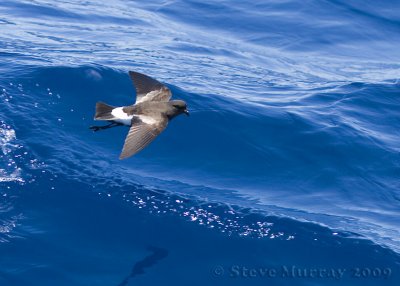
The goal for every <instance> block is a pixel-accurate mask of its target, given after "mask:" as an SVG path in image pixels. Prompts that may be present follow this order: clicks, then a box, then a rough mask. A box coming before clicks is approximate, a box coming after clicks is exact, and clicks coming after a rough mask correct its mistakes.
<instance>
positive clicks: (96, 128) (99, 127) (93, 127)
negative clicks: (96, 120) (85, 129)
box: [89, 126, 103, 132]
mask: <svg viewBox="0 0 400 286" xmlns="http://www.w3.org/2000/svg"><path fill="white" fill-rule="evenodd" d="M89 129H90V130H93V132H96V131H99V130H101V129H103V128H101V126H90V127H89Z"/></svg>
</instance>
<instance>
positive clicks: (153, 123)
mask: <svg viewBox="0 0 400 286" xmlns="http://www.w3.org/2000/svg"><path fill="white" fill-rule="evenodd" d="M167 124H168V119H167V118H165V117H161V116H159V117H153V116H143V115H139V116H134V117H133V119H132V126H131V128H130V129H129V133H128V136H126V139H125V144H124V148H123V149H122V152H121V155H120V156H119V158H120V159H125V158H128V157H130V156H132V155H134V154H136V153H137V152H139V151H140V150H142V149H143V148H144V147H146V146H147V145H149V144H150V143H151V141H153V140H154V139H155V138H156V137H157V136H158V135H159V134H160V133H161V132H162V131H163V130H164V129H165V127H167Z"/></svg>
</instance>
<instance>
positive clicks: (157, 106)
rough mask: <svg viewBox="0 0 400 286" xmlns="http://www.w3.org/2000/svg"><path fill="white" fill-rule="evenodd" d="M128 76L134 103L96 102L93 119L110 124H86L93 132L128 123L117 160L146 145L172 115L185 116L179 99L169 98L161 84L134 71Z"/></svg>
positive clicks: (160, 130)
mask: <svg viewBox="0 0 400 286" xmlns="http://www.w3.org/2000/svg"><path fill="white" fill-rule="evenodd" d="M129 76H130V78H131V80H132V82H133V84H134V86H135V88H136V103H135V104H133V105H128V106H122V107H114V106H111V105H108V104H105V103H103V102H97V103H96V115H95V116H94V119H95V120H105V121H109V122H110V124H108V125H104V126H91V127H90V129H92V130H93V131H99V130H104V129H108V128H111V127H116V126H123V125H126V126H130V129H129V133H128V136H127V137H126V139H125V144H124V148H123V149H122V152H121V155H120V156H119V158H120V159H125V158H128V157H130V156H132V155H134V154H136V153H137V152H139V151H140V150H142V149H143V148H144V147H146V146H147V145H149V144H150V142H152V141H153V140H154V139H155V138H156V137H157V136H158V135H159V134H160V133H161V132H162V131H163V130H164V129H165V128H166V127H167V124H168V122H169V121H170V120H171V119H172V118H174V117H175V116H177V115H179V114H182V113H185V114H186V115H189V111H188V110H187V106H186V103H185V102H184V101H183V100H171V101H169V99H170V98H171V96H172V93H171V91H170V89H169V88H168V87H166V86H165V85H163V84H161V83H160V82H158V81H157V80H155V79H153V78H151V77H149V76H147V75H144V74H141V73H138V72H133V71H130V72H129Z"/></svg>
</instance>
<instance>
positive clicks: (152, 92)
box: [129, 71, 172, 103]
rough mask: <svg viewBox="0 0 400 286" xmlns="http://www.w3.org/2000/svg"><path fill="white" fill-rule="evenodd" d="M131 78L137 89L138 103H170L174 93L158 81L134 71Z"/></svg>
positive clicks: (131, 72) (130, 74) (130, 73)
mask: <svg viewBox="0 0 400 286" xmlns="http://www.w3.org/2000/svg"><path fill="white" fill-rule="evenodd" d="M129 76H130V78H131V80H132V82H133V84H134V86H135V88H136V103H140V102H144V101H168V100H169V99H170V98H171V95H172V93H171V91H170V90H169V88H168V87H166V86H165V85H163V84H162V83H160V82H158V81H157V80H155V79H153V78H151V77H149V76H147V75H144V74H141V73H138V72H133V71H130V72H129Z"/></svg>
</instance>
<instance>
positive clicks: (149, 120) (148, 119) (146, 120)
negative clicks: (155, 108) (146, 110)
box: [137, 115, 157, 125]
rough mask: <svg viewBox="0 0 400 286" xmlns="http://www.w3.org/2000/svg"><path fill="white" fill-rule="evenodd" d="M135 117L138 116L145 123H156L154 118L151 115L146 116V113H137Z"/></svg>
mask: <svg viewBox="0 0 400 286" xmlns="http://www.w3.org/2000/svg"><path fill="white" fill-rule="evenodd" d="M137 117H139V119H140V120H141V121H142V122H143V123H146V124H150V125H152V124H155V123H157V120H156V119H154V118H153V117H151V116H147V115H138V116H137Z"/></svg>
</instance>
